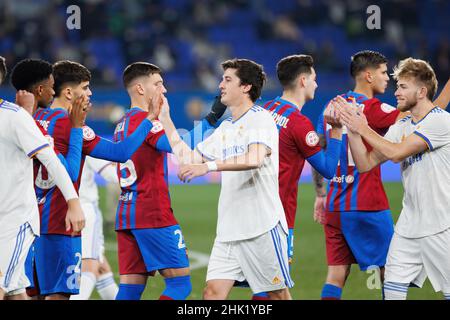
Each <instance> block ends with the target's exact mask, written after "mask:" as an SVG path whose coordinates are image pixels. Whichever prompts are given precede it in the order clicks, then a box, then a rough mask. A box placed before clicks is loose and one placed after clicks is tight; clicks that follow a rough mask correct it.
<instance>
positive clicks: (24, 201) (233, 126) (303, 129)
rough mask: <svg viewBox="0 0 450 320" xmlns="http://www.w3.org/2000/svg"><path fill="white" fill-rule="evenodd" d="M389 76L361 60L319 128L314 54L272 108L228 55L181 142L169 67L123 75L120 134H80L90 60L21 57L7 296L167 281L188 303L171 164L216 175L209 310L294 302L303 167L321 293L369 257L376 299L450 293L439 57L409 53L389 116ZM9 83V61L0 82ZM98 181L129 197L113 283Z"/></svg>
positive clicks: (447, 97) (10, 126) (9, 180)
mask: <svg viewBox="0 0 450 320" xmlns="http://www.w3.org/2000/svg"><path fill="white" fill-rule="evenodd" d="M387 65H388V60H387V59H386V57H385V56H384V55H383V54H381V53H379V52H376V51H370V50H365V51H360V52H357V53H355V54H354V55H353V56H352V57H351V59H350V75H351V77H352V78H353V80H354V83H355V84H354V87H353V88H352V89H351V90H348V91H346V92H337V93H336V96H335V97H334V98H333V99H331V100H330V101H328V102H327V103H326V105H325V106H324V110H323V112H321V114H320V117H319V120H318V123H317V125H316V126H315V125H314V124H313V123H312V122H311V120H310V119H309V118H308V117H306V116H305V115H303V114H302V107H303V106H304V105H305V103H307V102H308V101H312V100H313V99H314V94H315V91H316V89H317V87H318V85H317V82H316V76H317V75H316V71H315V67H314V60H313V58H312V57H311V56H309V55H303V54H297V55H290V56H286V57H284V58H282V59H281V60H280V61H278V63H277V65H276V73H277V77H278V80H279V83H280V85H281V87H282V92H281V93H280V95H279V96H277V97H275V98H273V99H272V100H270V101H268V102H265V103H262V104H260V105H259V104H257V103H256V102H257V100H258V99H259V98H260V97H261V93H262V90H263V87H264V84H265V82H266V75H265V72H264V70H263V66H262V65H260V64H258V63H257V62H255V61H251V60H248V59H238V58H235V59H230V60H227V61H224V62H223V63H222V64H221V66H222V69H223V75H222V78H221V81H220V83H219V86H218V91H219V92H220V94H219V95H218V96H217V97H216V98H215V100H214V101H213V103H212V106H211V110H210V111H209V113H208V114H207V115H206V116H205V117H204V118H203V120H202V121H201V122H199V123H198V124H196V126H195V127H194V128H193V129H192V131H190V132H188V133H186V134H184V135H181V136H180V134H179V131H177V128H176V127H175V125H174V123H173V121H172V118H171V113H172V114H173V113H174V112H175V111H174V109H172V110H171V106H170V104H169V101H168V99H167V98H166V94H167V90H166V88H165V84H164V78H163V76H164V74H163V70H161V69H160V68H159V67H158V66H156V65H154V64H152V63H148V62H135V63H132V64H130V65H128V66H127V67H126V68H125V70H124V71H123V85H124V87H125V90H126V92H127V93H128V95H129V98H130V101H131V103H130V106H129V108H128V109H127V111H126V112H125V115H124V116H123V118H122V119H121V120H120V121H119V122H118V123H117V125H116V128H115V131H114V136H113V139H112V140H108V139H105V138H103V137H101V136H99V135H97V134H96V133H95V131H94V130H93V129H92V128H90V127H88V126H87V125H86V124H85V121H86V117H87V116H88V113H89V111H90V109H91V106H92V105H91V102H90V99H91V96H92V91H91V89H90V81H91V73H90V71H89V70H88V69H87V68H86V67H85V66H83V65H81V64H79V63H77V62H74V61H69V60H62V61H58V62H56V63H54V64H50V63H49V62H47V61H44V60H40V59H25V60H22V61H20V62H19V63H17V64H16V65H15V66H14V68H13V69H12V70H11V71H10V73H9V76H10V79H11V84H12V86H13V87H14V88H15V90H16V91H17V93H16V99H15V101H14V102H10V101H6V100H3V99H0V147H1V150H2V152H1V153H0V168H1V169H0V170H1V173H2V177H3V178H2V183H1V185H0V299H7V300H29V299H36V300H37V299H39V300H42V299H46V300H68V299H70V300H88V299H89V297H90V296H91V294H92V292H93V290H94V289H96V290H97V291H98V293H99V295H100V297H101V298H102V299H105V300H140V299H141V296H142V294H143V292H144V290H145V288H146V284H147V281H148V277H153V276H154V275H156V273H159V274H160V275H161V276H162V277H163V278H164V283H165V286H164V290H163V292H161V294H160V298H159V299H160V300H184V299H188V298H189V296H190V294H191V292H192V283H191V276H190V273H191V270H190V264H189V257H188V253H187V246H188V244H186V243H185V241H184V238H183V233H182V226H180V224H179V223H178V221H177V219H176V217H175V214H174V212H173V210H172V206H171V197H170V193H169V185H168V180H167V156H168V154H170V153H171V154H173V156H174V157H175V158H176V160H177V162H178V178H179V179H180V180H181V181H183V182H190V181H191V180H192V179H195V178H197V177H200V176H204V175H206V174H208V173H209V172H216V171H217V172H221V189H220V196H219V199H218V205H217V212H218V216H217V228H216V237H215V239H214V243H213V246H212V251H211V253H210V258H209V262H208V268H207V273H206V279H205V286H204V290H203V292H202V293H201V294H202V298H203V299H205V300H224V299H227V297H228V296H229V294H230V292H231V290H233V288H234V287H237V286H240V287H242V286H244V287H248V288H250V290H251V291H252V294H253V296H252V299H253V300H290V299H292V296H291V292H290V291H291V288H293V287H294V282H293V280H292V278H291V275H290V273H291V270H290V265H291V261H292V257H293V255H294V248H293V243H294V242H293V239H294V226H295V218H296V212H297V195H298V182H299V179H300V176H301V173H302V170H303V167H304V165H305V161H307V162H308V163H309V164H310V165H311V167H312V169H313V180H314V185H315V191H316V198H315V203H314V214H313V219H314V220H315V221H316V222H317V223H320V224H321V225H323V230H324V234H325V244H326V258H327V265H328V271H327V276H326V280H325V282H324V283H323V287H322V292H321V295H320V296H318V297H317V298H318V299H322V300H340V299H341V297H342V291H343V289H344V287H345V283H346V280H347V277H348V276H349V274H350V268H351V265H352V264H357V265H358V266H359V268H360V270H363V271H365V270H368V269H369V268H371V267H373V266H376V267H377V268H379V270H380V272H379V274H378V276H379V277H380V281H381V283H382V284H383V287H382V296H380V299H385V300H405V299H406V298H407V294H408V288H409V287H410V286H417V287H422V285H423V283H424V281H425V280H426V279H427V278H428V279H429V281H430V282H431V285H432V287H433V289H434V290H435V291H436V292H439V291H440V292H442V293H443V298H445V299H447V300H449V299H450V215H449V214H448V212H447V208H449V207H450V195H449V193H448V190H450V170H449V169H450V168H449V167H450V115H449V113H448V112H447V111H445V109H446V107H447V105H448V104H449V101H450V81H449V82H447V83H446V84H445V85H444V87H443V89H442V91H441V92H440V93H439V95H437V87H438V83H437V79H436V75H435V72H434V70H433V69H432V67H431V65H430V64H429V63H428V62H426V61H423V60H420V59H414V58H407V59H404V60H401V61H399V62H398V63H397V65H396V66H395V67H394V69H393V71H392V77H393V78H394V80H395V81H396V89H395V98H396V100H397V106H391V105H389V104H387V103H384V102H382V101H380V100H379V99H378V98H377V96H379V95H381V94H383V93H384V92H385V90H386V88H387V85H388V82H389V74H390V71H389V70H388V68H387ZM7 74H8V70H7V68H6V63H5V59H4V58H3V57H0V81H4V80H5V78H6V75H7ZM349 89H350V88H349ZM436 96H437V97H436ZM226 111H227V116H225V115H224V114H225V112H226ZM194 133H195V137H196V139H192V138H191V137H193V136H194ZM199 133H200V137H199ZM386 161H393V162H395V163H400V171H401V176H402V184H403V189H404V196H403V202H402V210H401V213H400V216H399V219H398V221H397V223H396V224H395V225H394V221H393V218H392V214H391V211H390V209H389V203H388V198H387V195H386V192H385V190H384V188H383V184H382V179H381V171H380V165H381V164H382V163H384V162H386ZM96 174H100V175H101V176H102V177H103V178H104V179H105V180H106V181H107V183H110V184H114V185H118V186H120V189H121V192H120V195H119V199H118V201H117V209H116V217H115V231H116V237H117V252H118V267H119V274H120V277H119V283H118V284H117V283H116V281H115V280H114V277H113V272H112V269H111V267H110V265H109V262H108V260H107V258H106V256H105V254H104V237H103V220H102V213H101V211H100V208H99V195H98V187H97V184H96V181H95V175H96ZM324 178H325V179H327V181H328V182H327V183H326V182H325V181H326V180H324Z"/></svg>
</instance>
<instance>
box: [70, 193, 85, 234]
mask: <svg viewBox="0 0 450 320" xmlns="http://www.w3.org/2000/svg"><path fill="white" fill-rule="evenodd" d="M67 206H68V207H69V209H68V210H67V214H66V231H70V230H71V229H72V235H76V234H77V233H79V232H81V230H83V228H84V224H85V218H84V213H83V210H81V205H80V200H78V199H70V200H69V201H67Z"/></svg>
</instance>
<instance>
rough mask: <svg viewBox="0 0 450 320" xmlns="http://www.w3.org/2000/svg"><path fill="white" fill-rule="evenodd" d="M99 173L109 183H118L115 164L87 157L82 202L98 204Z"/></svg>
mask: <svg viewBox="0 0 450 320" xmlns="http://www.w3.org/2000/svg"><path fill="white" fill-rule="evenodd" d="M96 173H98V174H100V175H101V176H102V178H103V179H105V180H106V181H107V182H108V183H118V181H119V180H118V177H117V172H116V166H115V164H114V163H113V162H111V161H107V160H102V159H97V158H92V157H89V156H87V157H86V160H85V161H84V167H83V173H82V174H81V182H80V190H79V194H80V201H82V202H95V203H97V202H98V187H97V183H96V182H95V174H96Z"/></svg>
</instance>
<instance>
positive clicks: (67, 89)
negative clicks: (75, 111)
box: [61, 86, 74, 101]
mask: <svg viewBox="0 0 450 320" xmlns="http://www.w3.org/2000/svg"><path fill="white" fill-rule="evenodd" d="M61 94H62V96H63V97H64V98H66V99H67V100H69V101H70V100H72V99H73V94H74V92H73V89H72V88H71V87H70V86H67V87H65V88H64V89H62V91H61Z"/></svg>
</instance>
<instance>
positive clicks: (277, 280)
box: [272, 276, 281, 284]
mask: <svg viewBox="0 0 450 320" xmlns="http://www.w3.org/2000/svg"><path fill="white" fill-rule="evenodd" d="M280 283H281V279H280V278H278V277H277V276H275V278H273V280H272V284H280Z"/></svg>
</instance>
